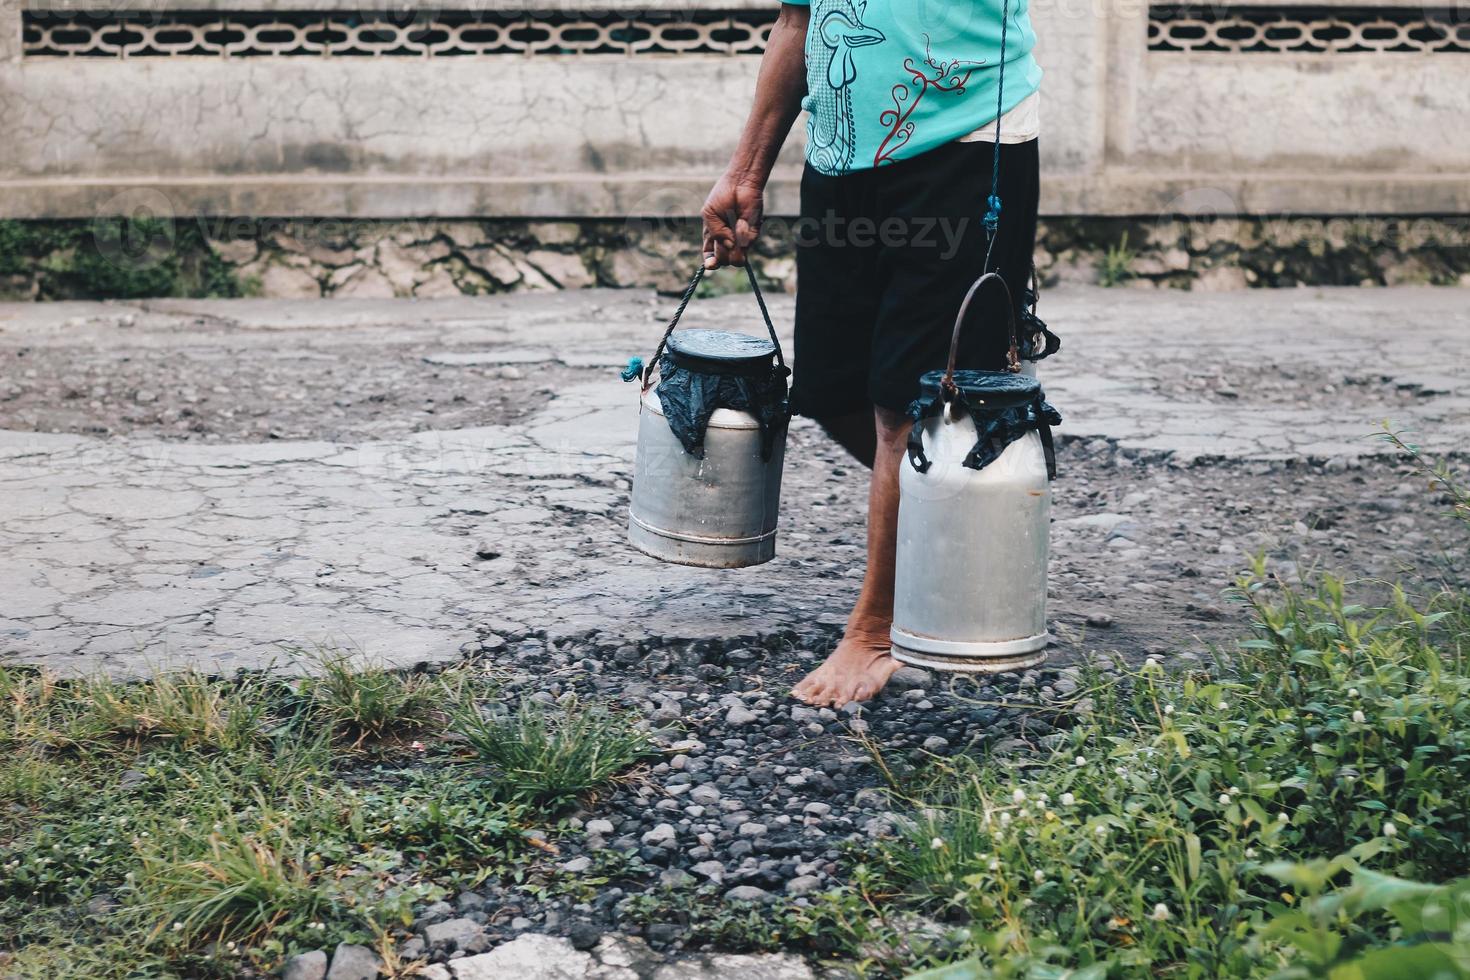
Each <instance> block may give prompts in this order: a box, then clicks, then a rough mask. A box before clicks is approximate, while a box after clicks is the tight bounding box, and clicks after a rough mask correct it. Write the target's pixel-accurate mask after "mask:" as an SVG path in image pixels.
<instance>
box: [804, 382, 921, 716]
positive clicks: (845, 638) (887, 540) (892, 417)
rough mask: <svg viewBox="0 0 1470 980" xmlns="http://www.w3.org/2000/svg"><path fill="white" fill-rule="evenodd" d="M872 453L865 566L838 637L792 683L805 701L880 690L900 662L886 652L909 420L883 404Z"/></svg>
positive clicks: (853, 697) (836, 701)
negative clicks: (858, 590) (801, 677)
mask: <svg viewBox="0 0 1470 980" xmlns="http://www.w3.org/2000/svg"><path fill="white" fill-rule="evenodd" d="M873 424H874V433H875V436H876V443H877V452H876V454H875V456H874V458H873V475H872V479H871V481H870V483H869V485H868V567H867V570H866V572H865V573H864V575H863V589H862V592H861V593H860V594H859V595H858V601H857V606H856V607H854V608H853V611H852V615H851V616H849V617H848V619H847V629H846V631H845V632H844V633H843V635H842V642H840V643H838V644H837V649H835V650H833V651H832V653H831V655H829V656H828V657H827V659H826V661H825V662H823V664H822V665H821V666H820V667H818V668H817V669H816V670H814V671H812V672H811V673H810V674H808V675H807V676H806V678H805V679H804V680H803V681H801V683H799V684H797V685H796V687H794V688H792V693H793V694H795V695H796V696H797V697H798V698H801V699H802V700H803V701H806V702H807V703H808V704H821V705H827V704H831V705H837V706H839V707H840V706H842V705H844V704H846V703H847V702H849V701H866V700H868V699H869V698H871V697H873V696H874V695H876V694H877V693H878V692H879V691H880V690H882V688H883V685H884V684H887V683H888V678H889V677H890V676H892V674H893V672H894V671H895V670H897V669H898V668H899V666H900V664H899V663H898V661H896V660H894V659H893V657H891V656H889V647H890V640H889V636H888V629H889V627H890V626H892V625H893V561H894V552H895V549H896V548H897V544H898V468H899V466H900V464H901V463H902V462H903V458H904V447H905V443H906V442H907V440H908V434H909V428H910V426H911V425H912V422H911V421H910V420H909V418H908V416H906V415H903V414H901V413H899V412H894V411H892V410H890V409H886V408H877V409H874V413H873Z"/></svg>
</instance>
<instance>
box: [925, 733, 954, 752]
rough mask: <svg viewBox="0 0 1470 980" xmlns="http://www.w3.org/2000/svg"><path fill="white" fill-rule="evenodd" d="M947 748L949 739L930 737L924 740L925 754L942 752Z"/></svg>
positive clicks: (936, 736)
mask: <svg viewBox="0 0 1470 980" xmlns="http://www.w3.org/2000/svg"><path fill="white" fill-rule="evenodd" d="M947 748H949V739H947V738H944V737H943V736H940V735H930V736H929V737H928V738H926V739H924V751H925V752H943V751H944V750H945V749H947Z"/></svg>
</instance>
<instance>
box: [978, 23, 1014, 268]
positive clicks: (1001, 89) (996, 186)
mask: <svg viewBox="0 0 1470 980" xmlns="http://www.w3.org/2000/svg"><path fill="white" fill-rule="evenodd" d="M1010 26H1011V0H1005V2H1004V3H1003V4H1002V5H1001V11H1000V75H999V76H997V78H996V84H995V147H994V152H993V153H992V154H991V161H990V197H989V199H988V200H987V201H986V202H985V203H986V204H988V205H989V206H990V210H988V211H986V212H985V218H984V222H985V231H986V233H987V234H988V235H989V236H990V238H991V240H992V241H994V239H995V230H996V228H998V227H1000V117H1001V111H1002V110H1003V109H1004V108H1005V91H1006V32H1007V31H1008V30H1009V29H1010ZM986 258H987V259H989V253H988V252H987V254H986ZM989 264H990V263H989V262H988V261H987V262H986V265H987V267H988V266H989Z"/></svg>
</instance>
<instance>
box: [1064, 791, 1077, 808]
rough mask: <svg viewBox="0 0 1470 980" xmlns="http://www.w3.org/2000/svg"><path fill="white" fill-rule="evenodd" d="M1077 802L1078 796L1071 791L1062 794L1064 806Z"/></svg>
mask: <svg viewBox="0 0 1470 980" xmlns="http://www.w3.org/2000/svg"><path fill="white" fill-rule="evenodd" d="M1076 802H1077V797H1075V796H1073V795H1072V794H1071V793H1063V794H1062V806H1071V805H1072V804H1073V803H1076Z"/></svg>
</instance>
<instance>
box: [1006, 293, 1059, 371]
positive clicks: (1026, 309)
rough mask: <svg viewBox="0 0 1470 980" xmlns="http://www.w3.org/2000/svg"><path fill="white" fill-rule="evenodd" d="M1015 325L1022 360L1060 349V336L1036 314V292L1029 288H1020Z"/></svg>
mask: <svg viewBox="0 0 1470 980" xmlns="http://www.w3.org/2000/svg"><path fill="white" fill-rule="evenodd" d="M1016 327H1017V329H1018V331H1019V332H1020V335H1021V336H1020V340H1021V343H1020V347H1021V359H1022V360H1025V361H1039V360H1041V359H1042V358H1044V357H1051V356H1052V355H1053V354H1055V353H1056V352H1057V351H1059V350H1061V349H1062V338H1060V337H1058V336H1057V335H1056V334H1054V333H1052V331H1051V328H1050V327H1048V326H1047V325H1046V324H1045V323H1044V322H1043V321H1042V319H1041V317H1039V316H1037V315H1036V294H1035V293H1033V292H1032V291H1031V290H1029V289H1023V290H1021V309H1020V310H1019V311H1018V313H1017V316H1016Z"/></svg>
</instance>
